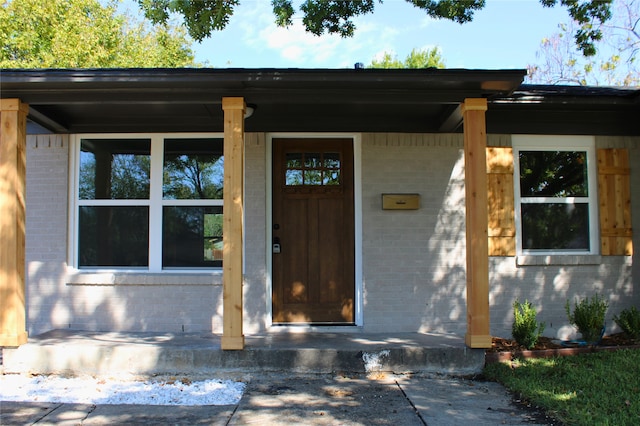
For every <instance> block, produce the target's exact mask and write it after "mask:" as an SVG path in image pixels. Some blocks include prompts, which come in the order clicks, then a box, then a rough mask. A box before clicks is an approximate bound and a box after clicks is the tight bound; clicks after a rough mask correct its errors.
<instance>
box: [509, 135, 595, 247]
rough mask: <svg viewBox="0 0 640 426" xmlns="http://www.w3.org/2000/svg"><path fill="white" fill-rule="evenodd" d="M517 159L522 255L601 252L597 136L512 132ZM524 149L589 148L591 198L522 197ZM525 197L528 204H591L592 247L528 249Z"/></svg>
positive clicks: (518, 233)
mask: <svg viewBox="0 0 640 426" xmlns="http://www.w3.org/2000/svg"><path fill="white" fill-rule="evenodd" d="M511 140H512V147H513V162H514V179H513V183H514V201H515V223H516V250H517V253H518V254H519V255H597V254H598V253H599V251H600V243H599V240H600V237H599V227H598V223H599V222H598V175H597V173H598V169H597V159H596V148H595V138H594V137H593V136H565V135H512V138H511ZM520 151H585V152H586V153H587V179H588V182H587V188H588V196H587V197H567V198H564V199H560V200H559V199H558V198H555V197H536V198H533V197H531V198H530V199H527V198H526V197H521V195H520V161H519V159H520ZM523 198H525V199H526V202H528V203H535V202H538V203H550V202H555V203H557V202H566V203H571V204H574V203H575V204H577V203H588V205H589V250H527V249H524V248H523V244H522V220H521V213H520V212H521V211H522V209H521V205H522V201H523Z"/></svg>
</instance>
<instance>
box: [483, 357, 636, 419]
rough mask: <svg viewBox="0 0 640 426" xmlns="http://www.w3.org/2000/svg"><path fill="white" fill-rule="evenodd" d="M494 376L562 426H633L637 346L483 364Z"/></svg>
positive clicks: (488, 374)
mask: <svg viewBox="0 0 640 426" xmlns="http://www.w3.org/2000/svg"><path fill="white" fill-rule="evenodd" d="M484 374H485V376H486V377H487V378H489V379H492V380H497V381H499V382H500V383H502V384H503V385H505V386H506V387H507V388H508V389H509V390H510V391H511V392H514V393H516V394H518V395H520V398H521V399H524V400H526V401H528V402H529V403H530V404H531V405H533V406H538V407H540V408H542V409H543V410H544V411H545V412H546V413H547V414H550V415H552V416H553V417H555V418H557V419H558V420H560V421H561V422H562V424H567V425H635V424H637V423H638V419H639V418H640V398H638V397H637V395H638V389H640V350H629V349H627V350H619V351H616V352H596V353H590V354H584V355H578V356H567V357H558V358H547V359H542V358H538V359H526V360H522V361H516V362H512V363H508V364H507V363H492V364H487V366H486V367H485V369H484Z"/></svg>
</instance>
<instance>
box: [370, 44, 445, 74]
mask: <svg viewBox="0 0 640 426" xmlns="http://www.w3.org/2000/svg"><path fill="white" fill-rule="evenodd" d="M368 68H386V69H390V68H412V69H420V68H444V61H443V60H442V56H441V55H440V50H439V49H438V48H437V47H436V48H433V49H413V50H412V51H411V53H410V54H409V55H408V56H407V57H406V58H405V60H404V61H401V60H399V59H398V57H397V56H391V53H389V52H385V53H384V55H383V56H382V59H381V60H375V59H374V60H373V61H371V64H370V65H369V66H368Z"/></svg>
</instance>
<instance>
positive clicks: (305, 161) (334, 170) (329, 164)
mask: <svg viewBox="0 0 640 426" xmlns="http://www.w3.org/2000/svg"><path fill="white" fill-rule="evenodd" d="M285 161H286V168H285V182H286V185H287V186H328V185H340V168H341V161H340V153H337V152H288V153H287V154H286V158H285Z"/></svg>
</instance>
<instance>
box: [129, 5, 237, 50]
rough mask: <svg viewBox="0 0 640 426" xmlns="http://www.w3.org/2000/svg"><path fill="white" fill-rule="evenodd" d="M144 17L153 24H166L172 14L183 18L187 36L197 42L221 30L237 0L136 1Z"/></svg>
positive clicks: (227, 21) (225, 24)
mask: <svg viewBox="0 0 640 426" xmlns="http://www.w3.org/2000/svg"><path fill="white" fill-rule="evenodd" d="M138 3H139V4H140V7H141V8H142V10H143V11H144V14H145V16H146V17H147V19H149V20H150V21H151V22H153V23H154V24H166V23H167V22H168V21H169V18H170V16H171V14H172V13H178V14H180V15H182V17H183V18H184V23H185V26H186V27H187V29H188V31H189V35H190V36H191V37H193V38H194V39H195V40H197V41H202V40H203V39H205V38H207V37H209V36H210V35H211V32H212V31H215V30H222V29H224V28H225V27H226V26H227V24H228V23H229V18H230V17H231V15H233V8H234V7H235V6H237V5H238V3H239V1H238V0H199V1H184V0H138Z"/></svg>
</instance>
